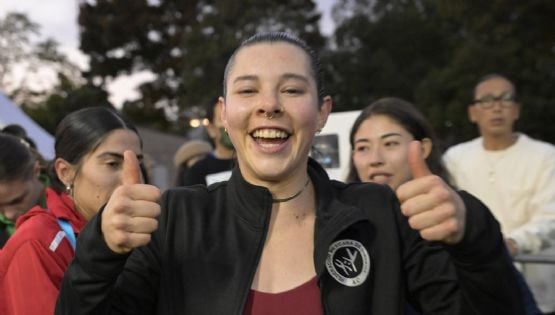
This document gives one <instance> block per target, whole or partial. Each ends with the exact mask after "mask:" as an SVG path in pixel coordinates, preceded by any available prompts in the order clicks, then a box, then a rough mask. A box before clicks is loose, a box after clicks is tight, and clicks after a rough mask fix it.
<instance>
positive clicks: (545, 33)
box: [327, 0, 555, 144]
mask: <svg viewBox="0 0 555 315" xmlns="http://www.w3.org/2000/svg"><path fill="white" fill-rule="evenodd" d="M334 16H335V19H336V21H338V23H339V24H338V27H337V29H336V32H335V34H334V37H333V40H334V42H335V44H336V46H337V47H338V48H337V49H336V50H335V51H332V52H329V53H327V55H328V56H329V63H330V66H329V69H330V71H329V72H328V75H329V79H330V80H329V81H328V82H331V84H330V88H331V90H332V92H333V94H334V95H335V97H336V104H337V106H336V109H340V110H348V109H359V108H362V107H364V106H366V105H367V104H369V103H370V102H371V101H373V100H375V99H376V98H379V97H383V96H391V95H393V96H399V97H403V98H406V99H408V100H410V101H413V102H415V103H416V104H417V106H419V107H420V109H421V110H422V111H423V112H424V113H425V114H426V115H427V116H428V118H429V119H430V120H431V121H432V123H433V125H434V127H435V128H436V130H437V131H438V134H439V135H440V136H441V137H442V138H443V139H444V141H445V142H446V143H448V144H451V143H455V142H460V141H463V140H466V139H469V138H471V137H474V136H476V135H477V131H476V129H475V127H474V126H473V125H471V124H470V122H469V121H468V119H467V115H466V112H467V105H468V103H469V101H470V100H471V93H472V89H473V87H474V84H475V82H476V81H477V80H478V79H479V78H480V77H481V76H483V75H485V74H488V73H492V72H496V73H502V74H505V75H507V76H509V77H510V78H511V79H513V80H514V81H515V82H516V85H517V88H518V90H519V96H520V99H521V101H522V103H523V113H522V117H521V120H520V122H519V126H518V128H519V129H520V130H522V131H524V132H527V133H529V134H531V135H532V136H534V137H537V138H540V139H544V140H546V141H550V142H552V143H555V126H554V124H553V121H555V107H554V106H549V104H550V103H553V102H554V101H555V89H553V88H552V87H551V85H552V82H553V79H554V77H555V49H554V47H555V40H554V38H555V24H554V23H552V17H553V16H555V2H550V1H539V0H532V1H511V0H494V1H482V2H477V1H447V0H442V1H432V0H412V1H407V0H405V1H401V0H398V1H385V0H375V1H372V0H342V1H340V2H339V3H338V4H337V5H336V7H335V8H334Z"/></svg>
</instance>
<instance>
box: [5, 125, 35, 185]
mask: <svg viewBox="0 0 555 315" xmlns="http://www.w3.org/2000/svg"><path fill="white" fill-rule="evenodd" d="M35 161H36V159H35V156H34V155H33V153H32V152H31V150H30V148H29V147H28V146H27V144H25V142H24V141H23V140H22V139H20V138H18V137H16V136H13V135H10V134H7V133H0V182H6V181H13V180H27V179H30V178H31V176H33V166H34V164H35Z"/></svg>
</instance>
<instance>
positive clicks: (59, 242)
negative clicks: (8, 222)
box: [0, 188, 86, 315]
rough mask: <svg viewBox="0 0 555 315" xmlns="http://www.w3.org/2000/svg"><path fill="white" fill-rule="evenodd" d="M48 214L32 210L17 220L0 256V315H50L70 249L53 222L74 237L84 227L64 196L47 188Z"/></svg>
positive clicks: (69, 201)
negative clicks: (60, 220) (63, 221)
mask: <svg viewBox="0 0 555 315" xmlns="http://www.w3.org/2000/svg"><path fill="white" fill-rule="evenodd" d="M46 203H47V205H48V208H49V210H45V209H43V208H41V207H39V206H35V207H34V208H32V209H31V210H29V211H28V212H27V213H25V214H24V215H22V216H21V217H20V218H19V219H18V220H17V229H16V230H15V233H14V234H13V235H12V236H11V237H10V238H9V239H8V242H7V243H6V245H5V246H4V248H2V251H1V252H0V314H2V315H24V314H53V313H54V305H55V303H56V298H57V296H58V291H59V290H60V285H61V283H62V278H63V276H64V272H65V270H66V269H67V266H68V265H69V262H70V261H71V259H72V258H73V248H72V247H71V244H70V243H69V241H68V240H67V239H66V237H65V233H64V232H63V231H62V230H61V229H60V226H59V224H58V221H57V218H63V219H66V220H68V221H69V222H70V223H71V226H72V227H73V231H74V232H75V234H79V232H80V231H81V229H82V228H83V226H84V225H85V223H86V220H85V218H84V217H83V216H82V215H81V214H79V213H78V212H77V211H75V210H73V202H72V201H71V199H70V198H69V197H68V196H67V195H66V194H64V193H62V194H57V193H56V192H55V191H54V190H52V189H50V188H48V189H47V191H46Z"/></svg>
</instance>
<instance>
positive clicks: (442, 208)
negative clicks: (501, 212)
mask: <svg viewBox="0 0 555 315" xmlns="http://www.w3.org/2000/svg"><path fill="white" fill-rule="evenodd" d="M408 154H409V156H408V161H409V166H410V168H411V171H412V175H413V179H412V180H410V181H408V182H406V183H404V184H403V185H401V186H399V188H397V191H396V193H397V197H398V198H399V201H400V202H401V211H402V212H403V214H404V215H405V216H407V217H408V220H409V225H410V227H411V228H413V229H415V230H418V231H419V232H420V235H421V236H422V238H423V239H425V240H428V241H440V242H444V243H446V244H450V245H453V244H457V243H458V242H460V241H461V240H462V239H463V237H464V228H465V224H466V207H465V205H464V203H463V201H462V199H461V197H460V196H459V195H458V194H457V193H456V192H455V191H454V190H453V189H452V188H451V187H449V185H447V183H445V182H444V181H443V180H442V179H441V178H440V177H439V176H436V175H433V174H432V173H431V172H430V170H429V169H428V166H427V164H426V161H425V160H424V158H423V156H422V149H421V143H420V142H419V141H413V142H411V143H410V145H409V150H408Z"/></svg>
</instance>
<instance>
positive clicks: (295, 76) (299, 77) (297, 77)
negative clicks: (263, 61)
mask: <svg viewBox="0 0 555 315" xmlns="http://www.w3.org/2000/svg"><path fill="white" fill-rule="evenodd" d="M281 78H282V80H289V79H294V80H301V81H304V82H306V83H308V82H309V81H308V78H307V77H306V76H304V75H301V74H297V73H284V74H283V75H281Z"/></svg>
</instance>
